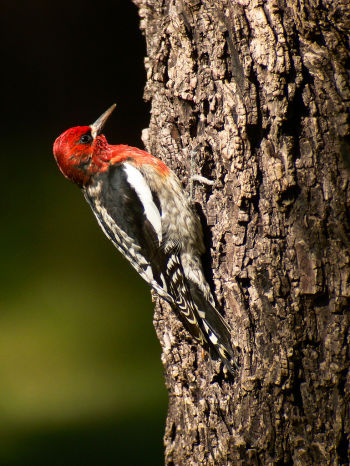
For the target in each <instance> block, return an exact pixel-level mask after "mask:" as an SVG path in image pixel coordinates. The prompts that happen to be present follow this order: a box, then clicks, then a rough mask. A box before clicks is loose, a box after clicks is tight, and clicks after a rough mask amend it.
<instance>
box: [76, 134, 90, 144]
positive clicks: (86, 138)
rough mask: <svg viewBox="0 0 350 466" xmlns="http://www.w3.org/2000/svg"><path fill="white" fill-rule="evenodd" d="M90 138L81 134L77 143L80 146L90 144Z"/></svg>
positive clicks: (88, 135)
mask: <svg viewBox="0 0 350 466" xmlns="http://www.w3.org/2000/svg"><path fill="white" fill-rule="evenodd" d="M92 140H93V139H92V136H91V134H83V135H82V137H81V138H80V140H79V143H81V144H89V142H92Z"/></svg>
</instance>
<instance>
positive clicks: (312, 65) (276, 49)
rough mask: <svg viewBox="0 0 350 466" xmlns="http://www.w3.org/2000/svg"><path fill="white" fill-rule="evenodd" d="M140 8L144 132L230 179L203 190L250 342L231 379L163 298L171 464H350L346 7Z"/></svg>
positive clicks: (183, 167)
mask: <svg viewBox="0 0 350 466" xmlns="http://www.w3.org/2000/svg"><path fill="white" fill-rule="evenodd" d="M134 1H135V3H136V5H137V6H138V7H139V14H140V17H141V28H142V30H143V31H144V33H145V36H146V41H147V57H146V59H145V64H146V69H147V79H148V80H147V84H146V89H145V96H146V99H148V100H150V101H151V103H152V117H151V122H150V127H149V129H148V130H145V131H144V134H143V136H144V142H145V145H146V147H147V149H148V150H149V151H150V152H151V153H152V154H154V155H156V156H158V157H160V158H161V159H163V160H164V161H165V162H166V163H167V164H169V165H170V166H171V167H172V169H173V170H174V171H175V172H176V173H177V174H178V176H179V177H180V179H181V180H183V183H184V186H185V189H188V190H189V175H190V173H193V174H201V175H203V176H206V177H208V178H211V179H214V180H216V184H215V186H214V187H211V186H205V185H198V184H196V185H195V186H194V198H195V201H196V203H197V207H199V209H200V210H201V212H202V214H203V218H204V219H206V225H205V227H204V229H205V235H206V241H207V244H208V250H209V253H210V254H208V257H207V258H206V261H205V265H206V269H207V272H208V276H209V278H211V280H212V284H213V290H214V292H215V295H216V297H217V299H218V303H219V307H220V309H221V310H222V312H223V314H224V315H225V317H226V319H227V321H228V322H229V323H230V325H231V326H232V330H233V331H232V340H233V342H234V343H235V344H237V345H239V346H240V348H241V350H242V358H241V361H240V364H241V365H240V369H239V371H238V373H237V377H236V378H235V380H231V379H230V378H229V377H227V376H226V375H225V374H224V373H223V372H222V371H221V370H220V363H219V362H211V361H210V359H209V358H208V357H205V358H203V355H202V350H201V348H199V347H198V346H196V345H194V344H193V341H192V340H191V338H190V336H189V335H188V334H187V333H186V332H185V331H184V330H183V329H182V326H181V324H180V323H179V322H178V321H177V320H176V318H175V317H174V315H173V313H172V312H171V311H170V309H169V308H168V307H167V306H166V305H165V304H164V303H163V302H158V304H157V306H156V313H155V326H156V330H157V334H158V337H159V339H160V341H161V345H162V348H163V355H162V359H163V363H164V366H165V372H166V383H167V387H168V390H169V412H168V419H167V424H166V431H165V457H166V463H167V464H174V465H192V464H193V465H197V464H215V465H226V464H227V465H229V464H252V465H254V464H296V465H303V466H305V465H314V464H339V465H340V464H342V465H343V464H344V465H345V464H349V431H350V421H349V346H348V345H349V308H350V303H349V301H350V300H349V298H350V268H349V250H350V248H349V230H350V228H349V199H350V190H349V165H350V164H349V147H350V144H349V141H350V138H349V119H348V104H349V99H350V87H349V78H348V74H347V72H346V67H347V66H348V65H349V36H348V31H349V27H350V22H349V10H350V7H349V2H348V1H347V0H339V1H337V2H334V1H332V0H279V1H274V0H271V1H263V0H261V1H259V0H241V1H229V0H220V1H217V2H213V1H209V0H208V1H206V0H183V1H181V0H175V1H174V0H172V1H170V0H134ZM191 159H192V160H193V161H194V163H193V162H192V163H191ZM174 221H176V219H174Z"/></svg>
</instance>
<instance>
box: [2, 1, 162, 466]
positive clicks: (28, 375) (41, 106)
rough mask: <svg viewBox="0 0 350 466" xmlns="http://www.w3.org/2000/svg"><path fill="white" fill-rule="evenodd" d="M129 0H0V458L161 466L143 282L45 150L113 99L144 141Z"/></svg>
mask: <svg viewBox="0 0 350 466" xmlns="http://www.w3.org/2000/svg"><path fill="white" fill-rule="evenodd" d="M138 21H139V20H138V16H137V9H136V7H135V6H134V5H133V4H132V3H131V2H129V1H128V0H121V1H116V0H114V1H100V2H89V1H84V2H83V1H73V2H69V1H68V0H62V1H60V2H59V3H57V4H56V3H50V2H45V1H40V0H33V1H30V2H28V1H27V2H25V1H22V2H21V1H19V2H18V1H16V2H8V3H5V4H4V3H3V4H2V6H1V15H0V31H1V33H0V34H1V40H0V47H1V57H2V73H1V76H0V81H1V89H2V92H1V94H2V96H1V101H2V112H1V134H2V141H1V142H2V144H1V146H2V150H1V168H2V171H1V174H2V176H1V188H2V196H1V202H2V213H3V215H2V218H3V221H2V225H1V229H0V235H1V245H2V248H1V263H2V267H1V272H0V273H1V295H0V321H1V322H0V465H80V464H99V465H109V464H117V465H124V464H125V465H133V464H135V465H136V464H137V465H141V464H142V465H146V464H152V465H158V464H162V463H163V445H162V435H163V430H164V422H165V416H166V404H167V398H166V390H165V388H164V382H163V379H162V366H161V363H160V346H159V343H158V341H157V338H156V335H155V332H154V329H153V325H152V312H153V307H152V303H151V299H150V293H149V290H148V287H147V286H146V284H145V283H144V282H143V281H142V280H141V279H140V278H139V277H138V276H137V274H136V272H134V271H133V270H132V269H131V267H130V266H129V265H128V264H127V263H126V261H125V260H124V259H123V258H122V257H121V256H120V255H119V253H118V252H117V251H116V250H115V249H114V248H113V246H112V245H111V244H110V243H109V242H108V240H107V239H106V238H105V237H104V235H103V233H102V232H101V231H100V229H99V227H98V225H97V223H96V221H95V219H94V217H93V215H92V213H91V212H90V209H89V207H88V205H87V204H86V203H85V201H84V199H83V197H82V195H81V193H80V191H79V189H78V188H76V187H75V186H73V185H72V184H70V183H69V182H68V181H66V180H65V179H64V178H63V176H62V175H61V174H60V172H59V171H58V169H57V167H56V165H55V162H54V160H53V156H52V144H53V141H54V139H55V138H56V137H57V136H58V135H59V134H60V133H61V132H62V131H64V130H65V129H67V128H69V127H71V126H75V125H79V124H89V123H91V122H93V121H94V120H95V119H96V118H97V117H98V116H99V115H100V114H101V113H102V112H103V111H104V110H105V109H106V108H107V107H108V106H110V105H111V104H112V103H113V102H116V103H117V105H118V108H117V111H116V112H115V113H114V115H113V116H112V117H111V119H110V121H109V123H108V126H107V128H106V131H105V134H106V136H107V138H108V139H109V140H110V142H112V143H115V144H117V143H127V144H129V145H135V146H142V143H141V141H140V134H141V130H142V128H144V127H147V125H148V120H149V107H148V106H147V105H146V104H145V103H144V102H143V100H142V93H143V86H144V83H145V73H144V68H143V56H144V55H145V46H144V39H143V38H142V36H141V34H140V32H139V29H138Z"/></svg>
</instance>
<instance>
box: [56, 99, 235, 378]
mask: <svg viewBox="0 0 350 466" xmlns="http://www.w3.org/2000/svg"><path fill="white" fill-rule="evenodd" d="M114 108H115V105H112V107H110V108H109V109H108V110H107V111H106V112H105V113H104V114H103V115H101V116H100V118H98V120H97V121H96V122H95V123H93V124H92V125H90V126H77V127H74V128H70V129H68V130H67V131H65V132H64V133H63V134H61V136H59V137H58V138H57V139H56V141H55V143H54V147H53V152H54V156H55V159H56V161H57V164H58V166H59V168H60V170H61V172H62V173H63V175H64V176H65V177H66V178H68V179H70V180H71V181H73V182H74V183H76V184H77V185H78V186H79V187H80V188H81V190H82V191H83V194H84V196H85V199H86V200H87V202H88V203H89V204H90V207H91V208H92V211H93V213H94V214H95V217H96V218H97V221H98V223H99V225H100V226H101V228H102V230H103V231H104V233H105V234H106V236H107V237H108V238H109V239H110V240H111V241H112V242H113V244H114V245H115V246H116V248H117V249H118V250H119V251H120V252H121V253H122V254H123V255H124V256H125V257H126V258H127V259H128V261H129V262H130V263H131V265H132V266H133V267H134V268H135V269H136V270H137V272H138V273H139V274H140V275H141V277H142V278H144V279H145V280H146V281H147V282H148V283H149V284H150V285H151V287H152V288H153V289H154V290H155V291H156V292H157V293H158V295H159V296H160V297H161V298H163V299H165V301H167V302H168V303H169V304H170V305H171V306H172V307H173V309H174V310H175V312H176V313H177V315H178V317H179V318H180V320H181V322H182V323H183V325H184V326H185V328H186V329H187V330H188V331H189V332H190V333H191V335H192V336H193V337H194V338H195V339H196V340H197V341H199V342H200V343H201V344H202V345H204V346H205V347H206V348H209V349H211V350H212V351H213V352H214V354H216V355H218V356H219V357H220V358H221V360H222V361H223V362H224V364H225V365H226V367H227V368H228V369H229V370H230V371H231V372H233V370H234V368H235V366H236V361H235V354H234V351H233V349H232V346H231V342H230V328H229V326H228V325H227V323H226V322H225V321H224V319H223V318H222V317H221V315H220V314H219V312H218V311H217V310H216V309H215V304H214V300H213V297H212V295H211V292H210V289H209V285H208V283H207V281H206V280H205V278H204V274H203V269H202V264H201V255H202V254H203V252H204V245H203V234H202V228H201V225H200V222H199V219H198V217H197V216H196V215H195V214H194V212H193V211H192V208H191V205H190V203H189V200H188V199H187V196H186V195H185V193H184V192H183V190H182V188H181V186H180V182H179V180H178V179H177V177H176V176H175V174H174V173H173V172H172V171H171V170H170V169H169V168H168V167H167V166H166V165H165V164H164V163H163V162H162V161H161V160H159V159H157V158H156V157H153V156H152V155H150V154H148V153H147V152H145V151H142V150H140V149H136V148H134V147H129V146H126V145H117V146H112V145H109V144H108V142H107V140H106V138H105V136H104V135H102V134H101V131H102V128H103V126H104V124H105V122H106V120H107V119H108V117H109V116H110V114H111V113H112V111H113V110H114Z"/></svg>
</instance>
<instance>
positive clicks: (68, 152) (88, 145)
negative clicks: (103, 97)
mask: <svg viewBox="0 0 350 466" xmlns="http://www.w3.org/2000/svg"><path fill="white" fill-rule="evenodd" d="M114 109H115V104H114V105H112V106H111V107H110V108H109V109H108V110H107V111H106V112H105V113H104V114H103V115H101V116H100V118H98V120H96V121H95V123H93V124H92V125H90V126H76V127H74V128H70V129H68V130H67V131H65V132H64V133H62V134H61V135H60V136H59V137H58V138H57V139H56V141H55V143H54V146H53V153H54V156H55V159H56V162H57V164H58V166H59V169H60V170H61V172H62V173H63V175H64V176H65V177H66V178H68V179H69V180H71V181H73V182H74V183H76V184H77V185H79V186H84V185H86V184H87V183H88V182H89V180H90V178H91V176H92V175H93V174H95V173H96V172H98V171H99V170H101V168H102V167H103V166H104V165H106V162H108V160H109V145H108V143H107V140H106V138H105V137H104V136H103V134H100V133H101V131H102V128H103V126H104V124H105V123H106V121H107V119H108V117H109V116H110V114H111V113H112V112H113V110H114Z"/></svg>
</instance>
